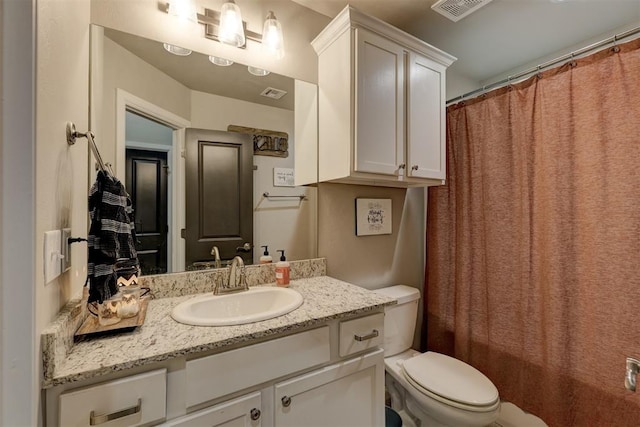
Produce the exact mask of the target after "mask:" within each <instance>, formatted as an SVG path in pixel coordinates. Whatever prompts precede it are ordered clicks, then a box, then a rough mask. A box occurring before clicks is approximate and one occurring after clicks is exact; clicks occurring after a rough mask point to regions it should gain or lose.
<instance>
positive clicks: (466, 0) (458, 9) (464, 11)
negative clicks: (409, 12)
mask: <svg viewBox="0 0 640 427" xmlns="http://www.w3.org/2000/svg"><path fill="white" fill-rule="evenodd" d="M489 2H491V0H439V1H438V2H436V3H435V4H434V5H433V6H431V9H433V10H435V11H436V12H438V13H439V14H441V15H444V16H446V17H447V18H449V19H451V20H452V21H453V22H458V21H459V20H461V19H462V18H464V17H465V16H467V15H468V14H470V13H471V12H475V11H476V10H478V9H480V8H481V7H482V6H484V5H485V4H487V3H489Z"/></svg>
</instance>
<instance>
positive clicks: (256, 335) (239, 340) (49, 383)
mask: <svg viewBox="0 0 640 427" xmlns="http://www.w3.org/2000/svg"><path fill="white" fill-rule="evenodd" d="M396 302H397V301H389V302H386V303H380V304H374V305H370V306H367V307H363V308H358V309H354V310H349V311H347V312H343V313H337V314H332V315H328V316H323V317H318V318H314V319H309V320H305V321H302V322H297V323H293V324H288V325H285V326H280V327H276V328H272V329H268V330H265V331H258V332H252V333H248V334H245V335H240V336H236V337H233V338H228V339H225V340H221V341H217V342H212V343H210V344H204V345H203V344H200V345H196V346H193V347H187V348H184V349H180V350H176V351H172V352H167V353H162V354H158V355H154V356H152V357H145V358H140V359H137V360H135V361H132V362H129V363H123V364H119V365H116V366H104V367H101V368H99V369H93V370H88V371H84V372H82V373H79V374H74V375H68V376H65V377H60V378H51V379H45V380H43V382H42V385H41V386H42V388H50V387H55V386H59V385H63V384H67V383H73V382H77V381H82V380H86V379H89V378H93V377H96V376H101V375H106V374H109V373H113V372H119V371H124V370H127V369H132V368H135V367H138V366H143V365H146V364H149V363H157V362H162V361H165V360H168V359H172V358H175V357H182V356H188V355H190V354H196V353H201V352H207V351H211V350H216V349H220V348H224V347H228V346H230V345H235V344H243V343H249V342H252V341H255V340H258V339H262V338H268V337H272V336H276V335H280V334H284V333H287V332H293V331H296V330H299V329H304V328H309V327H313V326H316V325H321V324H324V323H326V322H328V321H331V320H336V319H344V318H349V317H353V316H357V315H359V314H364V313H370V312H373V311H376V310H378V309H380V308H383V307H386V306H389V305H394V304H396Z"/></svg>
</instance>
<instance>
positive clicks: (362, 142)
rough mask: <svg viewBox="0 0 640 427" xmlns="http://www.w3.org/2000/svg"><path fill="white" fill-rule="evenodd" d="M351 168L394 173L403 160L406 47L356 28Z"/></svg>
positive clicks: (357, 170)
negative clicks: (354, 105)
mask: <svg viewBox="0 0 640 427" xmlns="http://www.w3.org/2000/svg"><path fill="white" fill-rule="evenodd" d="M356 45H357V54H356V76H357V77H356V78H357V84H356V88H355V92H356V93H355V97H356V111H355V118H356V126H355V145H354V160H355V162H354V163H355V164H354V170H355V171H356V172H368V173H376V174H383V175H397V174H398V173H399V171H401V170H402V168H401V165H402V164H403V163H404V160H403V159H404V75H405V72H404V63H405V58H404V55H405V50H404V49H403V48H402V47H401V46H399V45H398V44H397V43H394V42H391V41H389V40H388V39H386V38H384V37H380V36H378V35H376V34H373V33H371V32H368V31H365V30H363V29H361V28H358V29H357V30H356Z"/></svg>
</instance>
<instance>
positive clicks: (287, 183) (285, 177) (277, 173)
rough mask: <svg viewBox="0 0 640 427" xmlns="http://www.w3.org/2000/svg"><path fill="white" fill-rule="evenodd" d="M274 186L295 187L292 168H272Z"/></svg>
mask: <svg viewBox="0 0 640 427" xmlns="http://www.w3.org/2000/svg"><path fill="white" fill-rule="evenodd" d="M273 186H274V187H295V183H294V170H293V169H292V168H273Z"/></svg>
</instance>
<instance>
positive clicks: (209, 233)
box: [184, 129, 253, 269]
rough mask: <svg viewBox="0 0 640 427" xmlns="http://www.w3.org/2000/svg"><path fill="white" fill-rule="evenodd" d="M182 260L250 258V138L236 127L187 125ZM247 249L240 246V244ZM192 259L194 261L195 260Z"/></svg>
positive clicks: (189, 263)
mask: <svg viewBox="0 0 640 427" xmlns="http://www.w3.org/2000/svg"><path fill="white" fill-rule="evenodd" d="M185 139H186V167H185V168H186V170H185V175H186V187H187V188H186V207H187V208H186V230H185V233H184V237H185V239H186V242H185V244H186V266H187V269H197V268H198V265H201V263H207V262H211V261H212V260H213V256H212V254H211V252H212V249H213V247H214V246H216V247H218V250H219V252H220V257H221V258H222V260H230V259H232V258H233V257H235V256H236V255H238V256H240V257H242V258H243V260H244V262H245V264H249V263H251V262H252V261H253V141H252V139H251V136H249V135H246V134H241V133H235V132H222V131H212V130H204V129H187V131H186V138H185ZM247 243H248V244H249V245H248V247H249V248H251V249H248V250H245V249H244V246H245V244H247ZM194 263H195V265H194Z"/></svg>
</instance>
